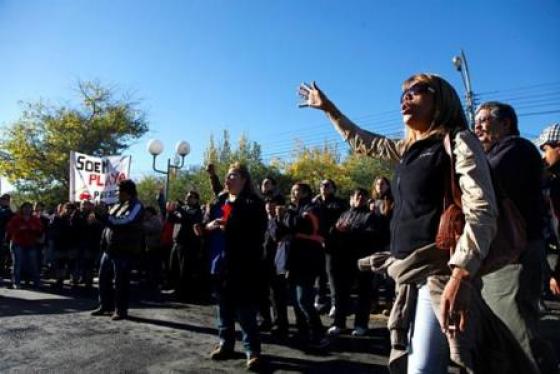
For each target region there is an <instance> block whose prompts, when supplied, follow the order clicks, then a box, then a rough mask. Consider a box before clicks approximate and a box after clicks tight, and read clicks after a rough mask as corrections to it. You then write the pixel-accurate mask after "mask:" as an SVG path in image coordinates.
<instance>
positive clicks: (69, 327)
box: [0, 286, 560, 374]
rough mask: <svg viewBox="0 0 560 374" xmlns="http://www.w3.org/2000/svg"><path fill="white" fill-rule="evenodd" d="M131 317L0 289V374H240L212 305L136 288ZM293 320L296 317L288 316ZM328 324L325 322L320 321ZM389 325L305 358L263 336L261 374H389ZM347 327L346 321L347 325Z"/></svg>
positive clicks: (88, 297)
mask: <svg viewBox="0 0 560 374" xmlns="http://www.w3.org/2000/svg"><path fill="white" fill-rule="evenodd" d="M135 293H136V295H134V296H133V297H134V299H135V300H136V301H135V302H134V303H133V304H132V308H131V309H130V317H131V318H130V319H129V320H125V321H111V320H110V319H109V318H108V317H92V316H90V315H89V312H90V311H91V310H92V309H94V308H95V307H96V304H97V303H96V290H90V291H86V290H83V289H74V290H72V289H70V287H69V286H66V287H65V289H64V290H62V291H59V292H57V293H54V292H51V291H50V290H49V289H47V288H45V289H44V290H42V291H41V292H36V291H32V290H11V289H7V288H0V373H72V374H75V373H97V374H99V373H232V372H244V371H245V370H244V364H245V360H244V355H243V354H242V347H241V343H240V341H239V338H240V337H239V336H238V343H237V345H236V350H237V352H239V359H238V360H231V361H226V362H213V361H211V360H209V358H208V357H209V356H208V354H209V352H210V351H211V350H212V348H213V347H214V345H215V344H216V342H217V337H216V336H217V331H216V327H215V320H214V307H213V306H212V305H194V304H183V303H177V302H173V300H172V297H170V296H168V295H161V294H157V295H154V294H151V295H149V296H142V297H141V295H143V294H144V293H143V292H141V291H140V290H139V289H136V292H135ZM552 308H553V309H552V310H550V312H549V313H548V314H547V315H546V316H545V317H544V318H543V320H542V324H543V330H544V331H545V332H546V334H547V335H548V336H549V337H550V338H551V339H552V341H553V343H554V345H555V347H556V349H557V351H558V350H559V348H560V323H559V321H558V320H559V317H560V307H559V306H558V305H557V304H552ZM292 317H293V316H292ZM324 322H325V324H328V323H329V320H328V318H327V317H324ZM385 323H386V321H385V320H384V319H382V318H381V317H376V318H374V319H373V320H372V321H371V322H370V327H373V329H372V331H371V334H370V335H368V336H366V337H361V338H355V337H351V336H349V335H343V336H341V337H339V338H337V339H336V340H334V341H333V343H332V345H331V347H330V348H329V350H328V352H327V353H318V352H315V353H312V352H304V351H303V350H301V349H298V347H297V345H293V344H291V342H288V344H285V343H284V344H280V342H277V341H275V340H274V339H273V338H272V337H271V336H270V335H269V334H263V343H264V344H263V348H262V351H263V354H264V357H265V358H266V362H267V365H266V367H265V371H266V372H275V373H293V372H306V373H346V372H350V373H366V372H367V373H388V371H387V369H386V368H385V363H386V361H387V355H388V347H387V344H388V341H387V339H388V337H387V333H386V330H385V328H384V326H385ZM350 325H351V324H350V323H349V326H350Z"/></svg>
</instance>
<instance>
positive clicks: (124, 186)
mask: <svg viewBox="0 0 560 374" xmlns="http://www.w3.org/2000/svg"><path fill="white" fill-rule="evenodd" d="M119 191H122V192H126V193H127V194H129V195H130V196H132V197H136V196H138V192H136V184H135V183H134V182H133V181H132V180H131V179H125V180H122V181H121V182H120V183H119Z"/></svg>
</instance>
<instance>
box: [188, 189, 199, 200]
mask: <svg viewBox="0 0 560 374" xmlns="http://www.w3.org/2000/svg"><path fill="white" fill-rule="evenodd" d="M189 194H190V195H193V196H194V197H196V198H197V199H198V200H200V195H199V194H198V192H196V191H195V190H190V191H189V192H187V195H189Z"/></svg>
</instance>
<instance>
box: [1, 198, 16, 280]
mask: <svg viewBox="0 0 560 374" xmlns="http://www.w3.org/2000/svg"><path fill="white" fill-rule="evenodd" d="M13 216H14V212H12V209H11V208H10V195H8V194H7V193H5V194H3V195H2V196H0V273H5V274H8V269H7V266H8V257H9V255H10V252H9V250H8V248H7V246H6V240H5V239H6V225H7V224H8V221H9V220H10V219H11V218H12V217H13Z"/></svg>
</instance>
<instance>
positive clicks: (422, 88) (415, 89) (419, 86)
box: [401, 83, 436, 103]
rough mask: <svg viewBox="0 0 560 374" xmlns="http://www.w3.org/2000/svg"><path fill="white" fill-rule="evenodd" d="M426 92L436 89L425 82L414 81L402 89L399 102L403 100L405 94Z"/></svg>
mask: <svg viewBox="0 0 560 374" xmlns="http://www.w3.org/2000/svg"><path fill="white" fill-rule="evenodd" d="M428 92H429V93H432V94H434V93H436V90H435V89H434V88H433V87H431V86H430V85H428V84H426V83H416V84H414V85H412V86H410V87H408V88H407V89H406V90H404V91H403V93H402V94H401V103H402V102H403V101H404V98H405V96H407V95H412V96H415V95H419V94H425V93H428Z"/></svg>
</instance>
